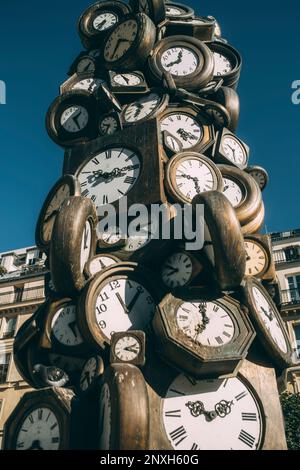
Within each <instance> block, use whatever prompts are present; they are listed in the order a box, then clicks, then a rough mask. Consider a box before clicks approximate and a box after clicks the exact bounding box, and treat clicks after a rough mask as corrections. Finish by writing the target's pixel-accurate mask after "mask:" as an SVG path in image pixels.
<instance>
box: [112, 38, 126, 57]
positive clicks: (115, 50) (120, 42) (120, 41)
mask: <svg viewBox="0 0 300 470" xmlns="http://www.w3.org/2000/svg"><path fill="white" fill-rule="evenodd" d="M122 42H130V41H128V39H124V38H120V39H118V42H117V44H116V47H115V49H114V52H113V53H112V57H114V56H115V54H116V52H117V50H118V48H119V46H120V44H122Z"/></svg>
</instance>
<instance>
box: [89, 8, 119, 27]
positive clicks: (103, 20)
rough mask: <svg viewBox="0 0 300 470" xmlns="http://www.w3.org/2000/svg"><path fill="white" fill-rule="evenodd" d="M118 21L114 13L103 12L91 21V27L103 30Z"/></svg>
mask: <svg viewBox="0 0 300 470" xmlns="http://www.w3.org/2000/svg"><path fill="white" fill-rule="evenodd" d="M117 22H118V17H117V15H116V14H115V13H112V12H105V13H101V15H98V16H97V17H96V18H95V19H94V21H93V27H94V28H95V29H97V31H105V30H106V29H109V28H111V27H112V26H113V25H114V24H116V23H117Z"/></svg>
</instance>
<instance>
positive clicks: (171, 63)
mask: <svg viewBox="0 0 300 470" xmlns="http://www.w3.org/2000/svg"><path fill="white" fill-rule="evenodd" d="M148 66H149V76H150V77H151V78H152V79H153V80H154V81H156V82H158V83H161V81H162V78H163V74H164V72H165V71H167V72H170V73H171V74H172V76H173V78H174V81H175V83H176V85H177V86H178V87H181V88H184V89H186V90H191V91H192V90H199V89H201V88H204V87H205V86H206V85H207V84H208V83H209V82H210V81H211V79H212V78H213V70H214V61H213V56H212V54H211V52H210V50H209V48H208V47H207V46H206V45H205V44H204V43H203V42H201V41H199V40H198V39H195V38H192V37H189V36H172V37H168V38H164V39H162V40H161V41H159V42H158V43H157V44H156V45H155V47H154V49H153V51H152V53H151V56H150V57H149V60H148Z"/></svg>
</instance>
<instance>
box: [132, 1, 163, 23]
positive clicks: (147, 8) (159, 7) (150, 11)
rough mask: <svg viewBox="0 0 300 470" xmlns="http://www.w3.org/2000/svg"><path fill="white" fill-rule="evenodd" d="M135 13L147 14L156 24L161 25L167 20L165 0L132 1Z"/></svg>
mask: <svg viewBox="0 0 300 470" xmlns="http://www.w3.org/2000/svg"><path fill="white" fill-rule="evenodd" d="M130 5H131V7H132V9H133V11H135V12H137V13H145V15H147V16H149V17H150V18H151V20H152V21H153V23H154V24H159V23H161V22H162V21H164V20H165V18H166V7H165V1H164V0H130Z"/></svg>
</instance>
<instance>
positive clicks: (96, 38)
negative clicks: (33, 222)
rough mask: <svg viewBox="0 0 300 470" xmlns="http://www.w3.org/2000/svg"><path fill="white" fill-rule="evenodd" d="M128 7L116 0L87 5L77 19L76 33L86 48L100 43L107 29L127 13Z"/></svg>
mask: <svg viewBox="0 0 300 470" xmlns="http://www.w3.org/2000/svg"><path fill="white" fill-rule="evenodd" d="M130 11H131V10H130V7H129V6H128V5H126V4H125V3H123V2H120V1H118V0H114V1H108V2H106V1H102V2H97V3H95V4H94V5H91V6H90V7H88V8H87V9H86V10H85V11H84V12H83V13H82V15H81V16H80V18H79V21H78V33H79V37H80V39H81V42H82V44H83V46H84V47H86V48H87V49H93V48H97V47H99V46H100V45H101V43H102V41H103V40H104V39H105V37H106V35H107V34H108V33H109V31H110V30H111V29H112V28H113V27H114V26H115V25H116V24H117V23H119V21H120V20H121V19H122V18H123V17H124V16H125V15H127V14H129V13H130Z"/></svg>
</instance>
